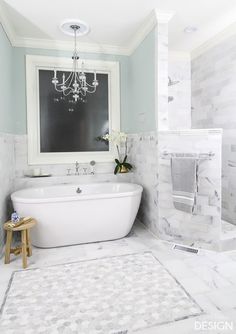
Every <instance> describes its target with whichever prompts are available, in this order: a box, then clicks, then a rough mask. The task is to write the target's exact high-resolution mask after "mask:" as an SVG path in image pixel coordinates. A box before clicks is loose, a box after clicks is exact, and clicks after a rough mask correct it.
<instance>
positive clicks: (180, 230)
mask: <svg viewBox="0 0 236 334" xmlns="http://www.w3.org/2000/svg"><path fill="white" fill-rule="evenodd" d="M221 136H222V133H221V131H220V130H213V129H212V130H186V131H184V130H183V131H177V130H176V131H163V132H160V133H159V141H158V145H159V186H158V188H159V225H158V230H159V236H160V237H161V238H162V239H166V240H169V241H174V242H177V243H181V244H186V245H191V246H195V247H202V248H208V249H214V250H219V249H220V237H221ZM164 151H167V152H173V153H175V152H176V153H208V152H212V153H214V157H213V159H212V160H204V161H201V162H200V163H199V191H198V196H197V207H196V213H195V214H194V215H191V214H188V213H185V212H182V211H179V210H176V209H175V208H174V205H173V200H172V182H171V168H170V159H163V158H162V153H163V152H164Z"/></svg>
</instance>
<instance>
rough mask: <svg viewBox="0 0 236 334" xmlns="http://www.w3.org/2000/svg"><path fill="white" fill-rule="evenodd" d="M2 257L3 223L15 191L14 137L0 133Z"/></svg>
mask: <svg viewBox="0 0 236 334" xmlns="http://www.w3.org/2000/svg"><path fill="white" fill-rule="evenodd" d="M0 157H1V159H0V185H1V188H0V257H1V255H2V252H3V245H4V230H3V223H4V222H5V221H6V220H7V219H8V216H9V213H10V210H11V208H10V201H9V196H10V194H11V192H12V189H13V179H14V136H13V135H11V134H4V133H0Z"/></svg>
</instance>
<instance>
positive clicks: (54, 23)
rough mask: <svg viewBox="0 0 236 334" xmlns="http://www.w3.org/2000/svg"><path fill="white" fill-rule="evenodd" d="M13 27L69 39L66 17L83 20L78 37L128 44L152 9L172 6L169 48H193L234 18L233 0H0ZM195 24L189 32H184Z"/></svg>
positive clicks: (25, 33)
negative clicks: (63, 27) (85, 30)
mask: <svg viewBox="0 0 236 334" xmlns="http://www.w3.org/2000/svg"><path fill="white" fill-rule="evenodd" d="M0 1H2V5H3V9H4V13H5V15H6V16H7V19H8V21H9V22H10V25H11V27H12V28H13V29H14V33H15V34H16V35H17V36H18V37H20V38H33V39H35V38H36V39H49V40H61V41H64V40H68V39H70V37H68V36H65V35H63V33H62V32H61V31H60V29H59V25H60V23H61V22H62V21H63V20H65V19H68V18H73V19H74V18H77V19H80V20H83V21H86V22H87V23H88V24H89V25H90V27H91V32H90V34H89V35H87V36H84V37H81V42H82V43H84V42H85V43H96V44H105V45H112V46H117V47H129V44H131V41H132V40H133V38H134V36H135V34H136V32H137V31H138V30H139V29H140V27H141V26H142V25H143V22H145V20H146V18H147V17H148V15H150V13H151V11H152V10H153V9H157V10H160V11H173V12H174V14H175V15H174V16H173V18H172V19H171V21H170V23H169V46H170V50H174V51H178V52H191V51H192V50H194V49H195V48H197V47H199V46H200V45H201V44H203V43H204V42H206V41H207V40H208V39H209V38H211V37H213V36H214V35H215V34H217V33H219V32H220V31H222V30H223V29H225V28H226V27H227V26H229V25H230V24H232V23H234V22H236V0H195V1H194V0H0ZM189 25H191V26H196V27H197V28H198V31H197V32H196V33H193V34H186V33H184V32H183V30H184V28H185V27H186V26H189Z"/></svg>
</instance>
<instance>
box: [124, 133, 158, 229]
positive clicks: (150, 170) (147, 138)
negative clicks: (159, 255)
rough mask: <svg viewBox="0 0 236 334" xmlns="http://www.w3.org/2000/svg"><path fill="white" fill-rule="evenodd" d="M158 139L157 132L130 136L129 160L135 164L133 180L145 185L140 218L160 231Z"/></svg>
mask: <svg viewBox="0 0 236 334" xmlns="http://www.w3.org/2000/svg"><path fill="white" fill-rule="evenodd" d="M157 150H158V141H157V133H156V132H148V133H143V134H131V135H129V137H128V160H129V162H130V163H131V164H133V166H134V171H133V174H132V182H135V183H138V184H140V185H142V186H143V194H142V201H141V205H140V209H139V212H138V218H139V220H140V221H141V222H142V223H143V224H144V225H145V226H146V227H147V228H148V229H150V230H151V231H152V232H153V233H154V234H156V235H157V233H158V160H157V157H158V156H157Z"/></svg>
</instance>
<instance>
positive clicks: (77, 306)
mask: <svg viewBox="0 0 236 334" xmlns="http://www.w3.org/2000/svg"><path fill="white" fill-rule="evenodd" d="M1 311H2V314H1V318H0V333H2V334H16V333H18V334H23V333H24V334H31V333H32V334H35V333H48V334H54V333H55V334H56V333H63V334H64V333H65V334H70V333H76V334H108V333H109V334H113V333H114V334H115V333H122V334H123V333H133V332H139V330H140V333H143V332H142V330H143V329H145V328H149V327H152V326H156V325H160V324H163V323H167V322H173V321H176V320H180V319H185V318H188V317H191V316H195V315H198V314H200V313H201V312H202V310H201V309H200V307H199V306H198V305H197V304H196V302H195V301H194V300H193V299H192V298H191V296H189V295H188V294H187V293H186V292H185V290H184V289H183V288H182V286H181V285H180V284H179V283H178V282H177V281H176V280H175V279H174V278H173V277H172V276H171V274H170V273H169V272H168V271H167V270H166V269H165V268H164V267H163V265H162V264H161V263H160V262H159V261H158V260H157V259H156V258H155V257H154V256H153V255H152V253H150V252H145V253H141V254H140V253H139V254H131V255H123V256H119V257H109V258H102V259H96V260H90V261H83V262H76V263H69V264H63V265H56V266H51V267H45V268H41V269H31V270H24V271H17V272H15V273H14V274H13V277H12V280H11V282H10V285H9V289H8V291H7V293H6V299H5V301H4V304H3V306H2V310H1Z"/></svg>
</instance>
